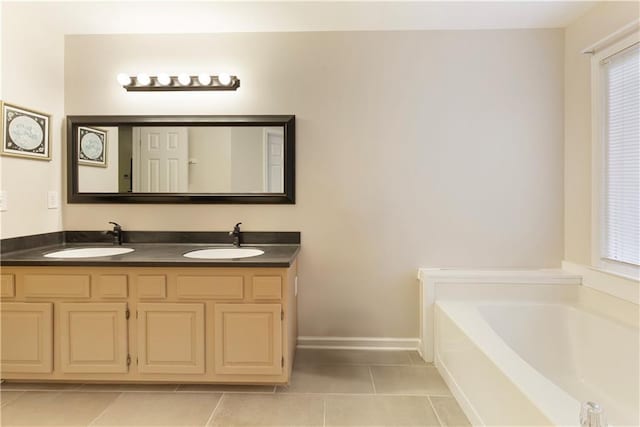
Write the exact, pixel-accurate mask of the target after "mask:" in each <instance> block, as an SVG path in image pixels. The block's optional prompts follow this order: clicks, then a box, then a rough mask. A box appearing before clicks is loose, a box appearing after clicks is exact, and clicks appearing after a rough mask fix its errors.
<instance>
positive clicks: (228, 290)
mask: <svg viewBox="0 0 640 427" xmlns="http://www.w3.org/2000/svg"><path fill="white" fill-rule="evenodd" d="M243 288H244V277H243V276H178V278H177V284H176V289H177V295H178V298H180V299H202V298H208V299H224V300H241V299H242V298H243V297H244V291H243Z"/></svg>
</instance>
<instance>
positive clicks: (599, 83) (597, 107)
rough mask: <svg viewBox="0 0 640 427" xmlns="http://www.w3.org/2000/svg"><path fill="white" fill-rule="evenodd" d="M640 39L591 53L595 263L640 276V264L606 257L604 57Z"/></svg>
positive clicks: (614, 271) (635, 37)
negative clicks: (602, 62) (604, 254)
mask: <svg viewBox="0 0 640 427" xmlns="http://www.w3.org/2000/svg"><path fill="white" fill-rule="evenodd" d="M637 43H640V31H634V32H633V33H632V34H630V35H627V36H626V37H624V38H622V39H620V40H618V41H617V42H615V43H612V44H611V45H609V46H607V47H605V48H603V49H602V50H598V51H597V52H595V53H594V54H593V55H592V57H591V127H592V128H591V133H592V138H591V142H592V145H591V153H592V156H591V161H592V165H591V179H592V182H591V265H592V267H594V268H596V269H598V270H603V271H606V272H608V273H612V274H616V275H619V276H623V277H627V278H631V279H634V280H638V278H640V266H637V265H635V264H629V263H626V262H622V261H615V260H611V259H607V258H604V256H603V253H604V245H605V242H606V226H605V218H606V212H605V209H606V203H605V191H606V190H605V189H606V175H605V173H606V163H605V162H606V112H605V106H606V102H605V95H606V94H605V87H606V85H605V82H604V79H605V73H604V72H603V66H602V64H601V61H603V60H605V59H607V58H609V57H611V56H613V55H616V54H617V53H619V52H622V51H624V50H626V49H628V48H630V47H632V46H633V45H635V44H637Z"/></svg>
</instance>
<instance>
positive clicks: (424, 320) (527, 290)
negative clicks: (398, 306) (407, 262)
mask: <svg viewBox="0 0 640 427" xmlns="http://www.w3.org/2000/svg"><path fill="white" fill-rule="evenodd" d="M418 280H419V281H420V303H421V307H420V353H421V355H422V357H423V358H424V359H425V360H426V361H427V362H433V361H434V340H435V304H436V302H437V301H438V300H441V299H442V300H449V299H453V300H478V299H488V300H499V301H518V300H521V299H537V300H539V301H570V300H572V299H575V298H576V295H577V292H578V288H579V286H580V284H581V280H582V279H581V276H580V275H577V274H571V273H568V272H565V271H562V270H454V269H450V270H449V269H440V268H421V269H419V270H418Z"/></svg>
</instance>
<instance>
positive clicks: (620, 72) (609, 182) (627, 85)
mask: <svg viewBox="0 0 640 427" xmlns="http://www.w3.org/2000/svg"><path fill="white" fill-rule="evenodd" d="M602 66H603V71H604V89H605V93H604V107H605V111H604V118H605V128H604V135H603V136H604V142H605V164H604V169H605V176H604V190H605V194H604V230H603V234H604V236H603V237H604V245H603V246H604V247H603V251H604V253H603V254H602V255H603V257H604V258H607V259H610V260H613V261H618V262H625V263H629V264H635V265H640V45H638V44H635V45H634V46H631V47H630V48H627V49H625V50H623V51H621V52H619V53H617V54H615V55H613V56H611V57H609V58H607V59H606V60H604V61H603V63H602Z"/></svg>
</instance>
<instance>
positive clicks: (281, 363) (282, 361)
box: [280, 356, 284, 368]
mask: <svg viewBox="0 0 640 427" xmlns="http://www.w3.org/2000/svg"><path fill="white" fill-rule="evenodd" d="M280 366H282V367H283V368H284V356H282V359H280Z"/></svg>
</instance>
